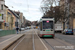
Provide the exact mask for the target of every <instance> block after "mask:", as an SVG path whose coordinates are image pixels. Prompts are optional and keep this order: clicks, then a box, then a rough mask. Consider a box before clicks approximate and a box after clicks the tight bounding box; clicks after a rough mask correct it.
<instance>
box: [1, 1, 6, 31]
mask: <svg viewBox="0 0 75 50" xmlns="http://www.w3.org/2000/svg"><path fill="white" fill-rule="evenodd" d="M4 5H5V1H4V0H0V29H3V30H4V23H5V16H6V14H4V10H5V7H4Z"/></svg>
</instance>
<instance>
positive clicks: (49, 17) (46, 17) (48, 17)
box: [42, 17, 53, 18]
mask: <svg viewBox="0 0 75 50" xmlns="http://www.w3.org/2000/svg"><path fill="white" fill-rule="evenodd" d="M42 18H53V17H42Z"/></svg>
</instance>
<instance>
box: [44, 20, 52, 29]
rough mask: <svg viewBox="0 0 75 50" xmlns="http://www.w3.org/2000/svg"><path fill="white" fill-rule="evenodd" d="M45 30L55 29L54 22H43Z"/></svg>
mask: <svg viewBox="0 0 75 50" xmlns="http://www.w3.org/2000/svg"><path fill="white" fill-rule="evenodd" d="M43 29H53V21H43Z"/></svg>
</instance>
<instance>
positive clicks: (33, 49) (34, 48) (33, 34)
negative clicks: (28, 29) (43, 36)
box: [33, 34, 35, 50]
mask: <svg viewBox="0 0 75 50" xmlns="http://www.w3.org/2000/svg"><path fill="white" fill-rule="evenodd" d="M33 50H35V45H34V34H33Z"/></svg>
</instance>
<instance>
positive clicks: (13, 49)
mask: <svg viewBox="0 0 75 50" xmlns="http://www.w3.org/2000/svg"><path fill="white" fill-rule="evenodd" d="M25 37H26V35H25ZM25 37H24V38H25ZM24 38H23V39H24ZM23 39H22V40H21V41H20V42H19V43H18V44H17V45H16V46H15V47H14V48H13V50H15V49H16V47H17V46H18V45H19V44H20V43H21V42H22V41H23Z"/></svg>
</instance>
